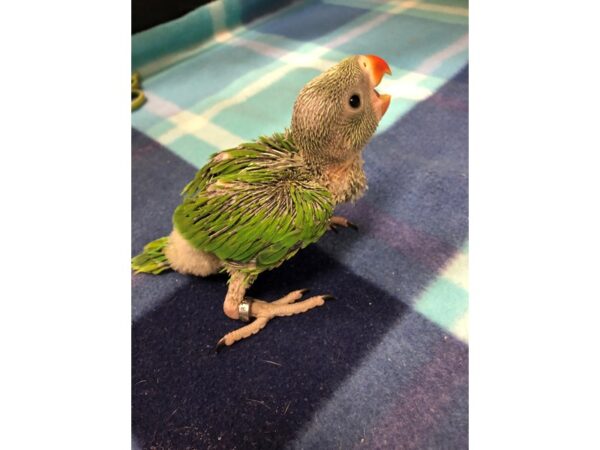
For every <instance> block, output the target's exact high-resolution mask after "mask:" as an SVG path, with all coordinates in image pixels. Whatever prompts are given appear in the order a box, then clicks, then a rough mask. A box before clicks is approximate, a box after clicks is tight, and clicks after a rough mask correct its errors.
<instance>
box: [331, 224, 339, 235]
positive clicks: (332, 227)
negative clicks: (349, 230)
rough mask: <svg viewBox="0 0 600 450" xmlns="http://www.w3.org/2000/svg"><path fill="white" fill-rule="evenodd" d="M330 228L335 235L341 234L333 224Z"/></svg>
mask: <svg viewBox="0 0 600 450" xmlns="http://www.w3.org/2000/svg"><path fill="white" fill-rule="evenodd" d="M329 228H330V229H331V231H333V232H334V233H335V234H338V233H339V231H338V229H337V228H336V227H335V225H333V224H331V225H329Z"/></svg>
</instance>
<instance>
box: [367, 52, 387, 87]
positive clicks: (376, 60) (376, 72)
mask: <svg viewBox="0 0 600 450" xmlns="http://www.w3.org/2000/svg"><path fill="white" fill-rule="evenodd" d="M365 60H366V61H367V70H368V71H369V73H370V75H371V82H372V83H373V86H377V85H378V84H379V83H380V82H381V79H382V78H383V75H384V74H386V73H387V74H388V75H391V74H392V71H391V70H390V66H388V63H387V62H385V60H384V59H383V58H380V57H379V56H377V55H365Z"/></svg>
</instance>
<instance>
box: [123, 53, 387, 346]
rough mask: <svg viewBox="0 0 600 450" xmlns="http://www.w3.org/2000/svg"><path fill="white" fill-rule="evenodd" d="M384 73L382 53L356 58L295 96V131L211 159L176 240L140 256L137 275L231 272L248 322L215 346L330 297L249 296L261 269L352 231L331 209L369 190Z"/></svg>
mask: <svg viewBox="0 0 600 450" xmlns="http://www.w3.org/2000/svg"><path fill="white" fill-rule="evenodd" d="M385 73H387V74H391V71H390V68H389V66H388V64H387V63H386V62H385V61H384V60H383V59H382V58H380V57H378V56H375V55H355V56H350V57H348V58H346V59H344V60H342V61H341V62H340V63H338V64H336V65H335V66H333V67H332V68H330V69H329V70H327V71H326V72H324V73H322V74H321V75H319V76H317V77H316V78H314V79H313V80H312V81H310V82H309V83H308V84H307V85H306V86H304V88H303V89H302V90H301V92H300V94H299V95H298V98H297V99H296V102H295V104H294V109H293V113H292V123H291V126H290V127H289V129H286V130H285V131H284V132H283V133H275V134H273V135H272V136H269V137H265V136H263V137H260V138H259V139H257V140H256V141H255V142H249V143H243V144H240V145H239V146H237V147H235V148H232V149H228V150H223V151H221V152H219V153H216V154H215V155H213V156H212V157H211V159H210V160H209V162H208V163H207V164H206V165H205V166H204V167H202V168H201V169H200V170H199V171H198V172H197V174H196V176H195V178H194V179H193V180H192V181H191V182H190V183H189V184H188V185H187V186H186V187H185V188H184V190H183V192H182V197H183V199H182V202H181V204H180V205H179V206H178V207H177V208H176V209H175V212H174V214H173V231H172V232H171V234H170V236H168V237H163V238H160V239H157V240H155V241H153V242H150V243H149V244H147V245H146V246H145V247H144V251H143V252H142V253H141V254H140V255H138V256H136V257H134V258H133V259H132V268H133V270H135V271H136V272H146V273H153V274H159V273H161V272H163V271H164V270H167V269H173V270H176V271H178V272H180V273H185V274H193V275H197V276H202V277H205V276H208V275H211V274H214V273H217V272H219V271H226V272H227V273H228V274H229V282H228V290H227V294H226V296H225V302H224V304H223V310H224V312H225V314H226V315H227V316H228V317H229V318H231V319H235V320H242V321H244V322H250V323H248V324H247V325H245V326H243V327H241V328H239V329H237V330H234V331H232V332H230V333H228V334H226V335H225V336H224V337H223V338H222V339H221V340H220V341H219V342H218V343H217V349H219V348H221V347H222V346H224V345H226V346H229V345H232V344H233V343H234V342H236V341H239V340H241V339H244V338H247V337H249V336H251V335H253V334H255V333H257V332H258V331H260V330H261V329H262V328H264V327H265V325H266V324H267V322H268V321H269V320H271V319H272V318H274V317H278V316H290V315H293V314H299V313H302V312H306V311H308V310H309V309H311V308H314V307H316V306H320V305H323V304H324V302H325V300H327V299H328V298H332V297H331V296H328V295H317V296H314V297H311V298H308V299H306V300H303V301H298V300H300V299H301V298H302V296H303V294H304V293H305V292H306V289H301V290H296V291H292V292H290V293H289V294H287V295H285V296H284V297H282V298H280V299H279V300H276V301H273V302H270V303H269V302H266V301H263V300H258V299H249V298H246V297H245V293H246V290H247V289H248V288H249V287H250V285H251V284H252V283H253V282H254V280H255V279H256V277H257V276H258V275H259V274H260V273H261V272H263V271H265V270H270V269H273V268H275V267H278V266H279V265H281V264H282V263H283V262H284V261H286V260H287V259H289V258H291V257H292V256H294V255H295V254H296V253H297V252H298V250H300V249H302V248H304V247H306V246H307V245H309V244H312V243H314V242H316V241H317V240H319V238H320V237H321V236H323V234H324V233H325V232H326V231H327V230H328V229H335V226H343V227H348V226H351V227H354V225H353V224H351V223H350V222H349V221H348V220H346V219H345V218H343V217H339V216H334V215H333V210H334V208H335V206H336V205H338V204H339V203H343V202H348V201H354V200H356V199H357V198H359V197H360V196H361V195H362V194H363V192H364V190H365V189H366V187H367V180H366V177H365V174H364V172H363V168H362V166H363V160H362V156H361V153H362V150H363V148H364V146H365V145H366V143H367V142H368V141H369V139H370V138H371V136H373V133H374V132H375V130H376V128H377V125H378V124H379V121H380V120H381V118H382V116H383V115H384V114H385V112H386V110H387V108H388V106H389V104H390V96H389V95H383V94H379V93H378V92H377V91H376V90H375V87H376V86H377V85H378V84H379V83H380V81H381V79H382V78H383V75H384V74H385ZM251 319H254V320H253V321H250V320H251Z"/></svg>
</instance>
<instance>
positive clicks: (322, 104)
mask: <svg viewBox="0 0 600 450" xmlns="http://www.w3.org/2000/svg"><path fill="white" fill-rule="evenodd" d="M384 73H391V72H390V69H389V67H388V65H387V63H386V62H385V61H384V60H383V59H381V58H379V57H377V56H374V55H355V56H350V57H348V58H346V59H344V60H343V61H341V62H340V63H339V64H336V65H335V66H333V67H331V68H330V69H329V70H327V71H326V72H324V73H322V74H321V75H319V76H318V77H316V78H314V79H313V80H312V81H310V82H309V83H308V84H307V85H306V86H304V88H303V89H302V91H300V94H299V95H298V98H297V99H296V103H295V104H294V111H293V114H292V125H291V130H290V132H291V135H292V138H293V140H294V142H295V144H296V145H297V146H298V148H299V149H300V150H301V152H302V153H303V154H304V156H305V157H306V158H307V159H308V160H312V161H318V162H319V163H324V164H329V163H331V164H336V163H341V162H344V161H347V160H349V159H351V158H353V157H355V156H356V155H357V154H358V153H359V152H360V151H361V150H362V149H363V147H364V146H365V145H366V143H367V142H368V141H369V139H370V138H371V136H373V133H375V130H376V129H377V125H378V124H379V120H380V119H381V117H382V116H383V114H385V111H386V110H387V107H388V105H389V102H390V97H389V96H388V95H380V94H379V93H378V92H377V91H376V90H375V86H377V85H378V84H379V82H380V81H381V78H382V77H383V74H384Z"/></svg>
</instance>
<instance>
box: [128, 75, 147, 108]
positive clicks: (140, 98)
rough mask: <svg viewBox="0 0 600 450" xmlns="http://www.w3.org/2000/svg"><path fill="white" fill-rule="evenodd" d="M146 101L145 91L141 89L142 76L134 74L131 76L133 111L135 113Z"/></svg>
mask: <svg viewBox="0 0 600 450" xmlns="http://www.w3.org/2000/svg"><path fill="white" fill-rule="evenodd" d="M145 101H146V96H145V95H144V91H142V90H141V89H140V74H139V73H137V72H134V73H133V74H132V75H131V110H132V111H135V110H136V109H138V108H139V107H140V106H142V105H143V104H144V102H145Z"/></svg>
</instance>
